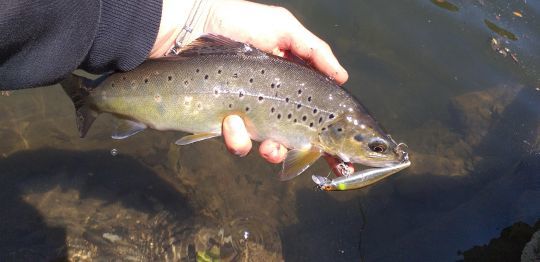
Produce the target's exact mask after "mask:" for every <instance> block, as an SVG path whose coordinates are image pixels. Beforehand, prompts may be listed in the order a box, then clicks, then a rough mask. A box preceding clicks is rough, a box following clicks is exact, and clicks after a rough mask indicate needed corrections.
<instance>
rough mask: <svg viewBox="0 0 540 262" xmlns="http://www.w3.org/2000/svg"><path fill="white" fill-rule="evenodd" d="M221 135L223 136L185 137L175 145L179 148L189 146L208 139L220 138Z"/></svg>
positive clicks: (213, 134) (208, 134) (196, 135)
mask: <svg viewBox="0 0 540 262" xmlns="http://www.w3.org/2000/svg"><path fill="white" fill-rule="evenodd" d="M220 135H221V134H219V133H198V134H193V135H188V136H184V137H182V138H180V139H178V140H176V142H175V144H177V145H179V146H185V145H189V144H192V143H195V142H199V141H203V140H206V139H210V138H214V137H218V136H220Z"/></svg>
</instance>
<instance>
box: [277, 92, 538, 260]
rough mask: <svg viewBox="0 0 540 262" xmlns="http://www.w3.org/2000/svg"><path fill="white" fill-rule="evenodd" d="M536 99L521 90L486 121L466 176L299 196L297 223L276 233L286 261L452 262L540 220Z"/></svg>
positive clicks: (422, 177) (406, 177) (413, 178)
mask: <svg viewBox="0 0 540 262" xmlns="http://www.w3.org/2000/svg"><path fill="white" fill-rule="evenodd" d="M488 92H489V91H488ZM539 96H540V92H536V91H535V90H533V89H530V88H529V89H528V88H523V89H521V91H520V92H519V93H518V94H517V95H516V97H515V99H514V100H513V101H512V102H511V103H510V104H509V105H508V106H507V107H506V108H505V110H504V111H502V112H501V113H500V114H499V115H496V116H495V115H494V116H493V118H492V119H490V123H491V124H490V125H489V128H488V129H487V132H486V133H484V134H485V135H484V136H483V138H482V140H481V141H480V142H479V143H477V144H478V145H477V146H475V148H473V152H474V155H475V156H480V157H482V159H483V160H480V161H477V162H475V164H474V166H473V168H472V170H471V172H470V173H469V175H467V176H448V175H445V174H432V173H426V174H408V173H407V172H406V171H405V172H401V173H400V174H398V175H396V176H393V177H390V178H389V179H386V180H385V181H384V182H382V183H378V184H376V185H374V186H371V187H369V188H367V189H364V190H363V191H364V192H356V193H355V192H332V193H330V194H344V195H345V196H347V194H352V195H349V196H347V199H348V200H346V201H338V200H336V199H338V198H341V196H337V197H336V199H334V197H333V196H330V195H328V193H324V192H310V191H305V192H298V196H299V199H298V201H296V203H297V206H296V208H297V211H298V220H299V221H298V223H297V224H294V225H292V226H289V227H287V228H285V229H284V230H283V231H282V240H283V243H284V245H283V251H284V257H285V258H286V260H290V261H358V260H359V259H361V260H364V258H365V259H366V260H368V261H440V260H456V259H459V257H458V251H459V250H465V249H467V248H468V247H470V246H473V245H477V244H481V243H485V242H487V240H488V239H490V238H492V237H494V236H497V235H498V234H499V231H500V230H501V229H502V228H504V227H507V226H509V225H511V224H513V223H515V222H516V221H525V222H527V223H531V222H534V221H535V220H536V219H538V218H540V171H539V170H540V166H539V165H540V152H539V151H538V150H539V147H538V144H537V145H533V143H535V141H536V143H538V139H539V138H538V136H539V134H538V130H539V128H540V126H539V124H540V112H539V110H540V107H539V106H538V105H540V97H539ZM471 103H475V101H471ZM467 113H473V114H474V112H467ZM468 128H469V129H468V130H471V129H474V128H471V127H468ZM412 158H413V159H414V156H412ZM413 161H414V160H413ZM439 172H441V170H439ZM442 172H444V171H442ZM360 201H361V202H362V205H361V206H362V207H363V209H362V208H361V206H360V204H359V202H360ZM363 214H365V219H364V215H363Z"/></svg>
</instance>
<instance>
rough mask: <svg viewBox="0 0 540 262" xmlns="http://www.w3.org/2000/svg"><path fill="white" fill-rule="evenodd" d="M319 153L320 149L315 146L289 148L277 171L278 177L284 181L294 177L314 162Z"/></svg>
mask: <svg viewBox="0 0 540 262" xmlns="http://www.w3.org/2000/svg"><path fill="white" fill-rule="evenodd" d="M321 155H322V153H321V150H320V149H318V148H316V147H312V148H310V149H293V150H290V151H289V152H287V157H286V158H285V161H283V169H282V170H281V172H280V173H279V179H280V180H281V181H286V180H290V179H293V178H295V177H296V176H298V175H300V174H301V173H302V172H304V171H305V170H306V169H307V168H308V167H309V166H311V165H312V164H313V163H315V161H317V159H319V157H321Z"/></svg>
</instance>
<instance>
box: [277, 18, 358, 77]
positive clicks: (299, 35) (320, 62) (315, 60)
mask: <svg viewBox="0 0 540 262" xmlns="http://www.w3.org/2000/svg"><path fill="white" fill-rule="evenodd" d="M288 44H289V47H288V48H289V49H290V50H291V52H292V53H293V54H294V55H296V56H298V57H300V58H302V59H304V60H306V61H307V62H308V63H310V64H311V65H313V66H314V67H315V68H317V69H318V70H319V71H321V72H322V73H323V74H325V75H327V76H328V77H330V78H332V79H334V80H335V81H336V82H337V83H338V84H343V83H345V82H346V81H347V79H348V78H349V74H348V73H347V71H346V70H345V68H343V67H342V66H341V65H340V64H339V62H338V60H337V58H336V56H334V54H333V53H332V50H331V49H330V46H328V44H327V43H326V42H324V41H323V40H321V39H319V38H318V37H317V36H315V35H314V34H312V33H311V32H309V31H308V30H307V29H306V28H304V27H303V26H302V25H298V29H297V30H296V32H295V31H292V32H290V35H289V43H288Z"/></svg>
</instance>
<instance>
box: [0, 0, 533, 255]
mask: <svg viewBox="0 0 540 262" xmlns="http://www.w3.org/2000/svg"><path fill="white" fill-rule="evenodd" d="M265 3H271V4H277V5H283V6H285V7H287V8H289V9H290V10H291V11H292V12H293V13H294V14H295V15H296V16H297V17H298V19H299V20H301V21H302V22H303V23H304V24H305V25H306V27H308V28H309V29H310V30H312V31H313V32H314V33H316V34H317V35H319V36H320V37H321V38H323V39H325V40H326V41H327V42H328V43H329V44H330V45H331V46H332V48H333V50H334V52H335V54H336V55H337V56H338V58H339V59H340V61H341V62H342V64H343V65H344V67H345V68H346V69H347V70H348V72H349V75H350V79H349V81H348V82H347V83H346V85H345V88H347V89H349V90H350V91H351V92H352V93H353V94H354V95H355V96H356V97H358V98H359V99H360V100H361V101H362V103H363V104H364V105H366V107H367V108H368V109H369V110H370V112H371V113H372V114H373V115H374V116H375V117H376V118H377V119H378V121H379V122H380V123H381V124H382V125H383V126H384V127H385V129H386V130H388V131H389V133H391V134H392V136H393V137H395V138H397V140H399V141H403V142H405V143H407V145H408V147H409V150H410V155H411V160H412V162H413V164H412V166H411V167H410V168H409V169H407V170H405V171H402V172H400V173H398V174H396V175H394V176H392V177H390V178H388V179H386V180H384V181H381V182H380V183H377V184H375V185H373V186H371V187H368V188H365V189H361V190H356V191H350V192H330V193H327V192H318V191H315V190H313V182H312V181H311V178H310V175H311V174H326V173H328V167H327V166H326V164H325V163H323V162H322V161H319V162H318V163H317V164H316V165H315V166H314V167H312V168H310V169H309V170H308V171H307V174H309V175H303V176H300V177H298V178H296V179H294V180H292V181H289V182H279V181H278V180H277V179H276V178H275V174H277V172H278V171H279V168H280V167H279V166H277V165H271V164H268V163H266V162H264V161H263V160H262V159H260V158H259V157H258V156H257V155H256V154H254V153H252V154H250V155H249V156H247V157H245V158H238V157H235V156H232V155H230V154H228V153H227V151H226V149H225V148H224V146H223V144H222V142H221V141H220V140H219V139H214V140H210V141H205V142H201V143H196V144H194V145H189V146H185V147H178V146H175V145H174V143H173V142H174V141H175V140H176V139H178V138H179V137H180V134H178V133H176V132H157V131H145V132H143V133H140V134H138V135H136V136H133V137H130V138H128V139H125V140H121V141H117V140H112V139H110V133H111V130H112V125H111V118H110V117H100V118H99V119H98V120H97V121H96V123H95V124H94V126H93V127H92V129H91V130H90V132H89V134H88V136H87V137H86V138H85V139H80V138H78V135H77V131H76V128H75V123H74V112H73V108H72V104H71V102H70V101H69V99H68V98H67V97H66V96H65V95H64V94H63V91H62V90H61V89H60V87H59V86H52V87H45V88H38V89H32V90H21V91H16V92H11V93H3V94H2V96H0V109H1V110H2V112H3V113H2V114H1V115H0V137H1V138H2V139H1V140H0V154H1V156H0V181H1V183H0V205H1V206H2V209H3V210H2V212H1V213H0V221H1V223H0V258H2V259H0V260H2V261H4V260H7V261H9V260H15V261H38V260H62V259H69V260H73V261H88V260H103V261H111V260H126V261H129V260H132V261H160V260H161V261H162V260H180V261H197V259H198V260H199V261H201V260H203V259H207V261H209V259H211V258H212V257H221V259H222V260H223V261H281V260H286V261H455V260H460V259H465V260H469V259H470V258H471V257H473V256H474V255H475V254H481V255H483V258H484V259H486V258H488V257H489V256H490V255H493V254H488V253H482V251H478V250H479V248H477V249H471V248H473V247H474V246H482V245H486V244H488V243H489V242H490V240H491V239H495V238H499V237H500V235H501V231H502V230H503V229H504V228H507V227H510V226H512V225H514V226H515V225H516V223H518V222H523V223H525V224H523V223H518V224H517V225H521V226H522V227H521V228H525V229H526V230H525V231H527V230H529V231H531V230H532V231H534V230H533V229H532V227H533V225H534V223H535V222H536V221H538V220H539V219H540V62H539V61H540V42H539V40H540V31H539V30H538V28H540V20H539V18H540V17H539V16H540V2H538V1H534V0H513V1H485V0H475V1H464V0H463V1H458V0H454V1H451V2H449V1H443V0H439V1H438V0H433V1H428V0H424V1H420V0H403V1H392V2H390V1H377V0H361V1H356V0H340V1H330V0H311V1H305V0H291V1H265ZM526 224H528V225H526ZM539 227H540V224H538V225H537V229H536V230H538V228H539ZM512 232H513V231H512ZM525 235H527V234H525ZM527 236H528V238H527V237H526V238H525V239H524V241H521V242H520V241H517V240H516V241H514V242H512V241H509V243H507V244H508V245H500V246H497V248H495V256H498V257H499V258H507V259H504V260H506V261H509V260H513V259H516V254H518V256H517V258H518V259H519V255H520V254H521V249H522V248H523V243H524V242H527V241H528V240H529V239H530V234H528V235H527ZM518 238H519V237H518ZM514 240H515V238H514ZM518 242H519V243H521V244H519V245H518V244H516V245H514V244H515V243H518ZM475 250H476V251H478V252H480V253H474V251H475ZM486 252H487V251H486ZM481 257H482V256H481Z"/></svg>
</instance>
